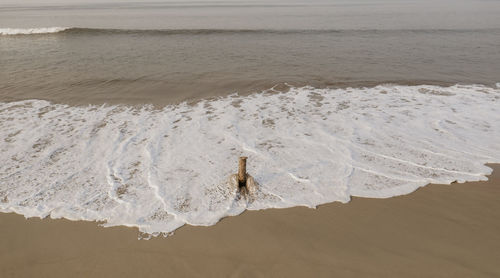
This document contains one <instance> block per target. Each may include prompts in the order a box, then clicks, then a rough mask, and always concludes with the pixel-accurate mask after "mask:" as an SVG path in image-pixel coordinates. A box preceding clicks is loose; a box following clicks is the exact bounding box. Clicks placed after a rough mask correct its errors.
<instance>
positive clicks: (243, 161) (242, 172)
mask: <svg viewBox="0 0 500 278" xmlns="http://www.w3.org/2000/svg"><path fill="white" fill-rule="evenodd" d="M238 185H239V187H246V186H247V157H246V156H241V157H240V161H239V167H238Z"/></svg>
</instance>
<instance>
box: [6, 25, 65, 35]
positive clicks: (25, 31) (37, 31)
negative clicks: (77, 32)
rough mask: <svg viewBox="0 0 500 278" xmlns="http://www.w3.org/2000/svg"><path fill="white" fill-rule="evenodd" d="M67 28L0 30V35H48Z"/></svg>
mask: <svg viewBox="0 0 500 278" xmlns="http://www.w3.org/2000/svg"><path fill="white" fill-rule="evenodd" d="M68 29H69V28H67V27H43V28H24V29H21V28H0V35H31V34H49V33H58V32H62V31H64V30H68Z"/></svg>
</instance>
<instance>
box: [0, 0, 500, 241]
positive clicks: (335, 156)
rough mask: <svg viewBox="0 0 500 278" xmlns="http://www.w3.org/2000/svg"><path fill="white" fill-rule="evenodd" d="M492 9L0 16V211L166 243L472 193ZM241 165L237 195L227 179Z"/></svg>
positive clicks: (346, 5) (488, 80)
mask: <svg viewBox="0 0 500 278" xmlns="http://www.w3.org/2000/svg"><path fill="white" fill-rule="evenodd" d="M429 7H432V9H430V8H429ZM499 13H500V2H497V1H472V0H463V1H446V0H441V1H369V0H362V1H312V2H302V1H291V0H288V1H271V2H270V1H246V2H243V1H151V2H147V3H139V2H134V1H114V2H113V1H110V2H109V3H104V2H102V1H101V2H99V1H72V2H70V3H68V2H62V1H52V2H51V3H49V2H43V1H37V0H30V1H25V2H23V3H22V4H18V3H15V2H14V1H11V2H9V0H7V1H2V3H0V157H1V159H2V161H3V163H2V164H1V165H0V211H2V212H16V213H20V214H23V215H25V216H27V217H35V216H36V217H47V216H50V217H53V218H67V219H72V220H89V221H101V222H103V223H104V224H103V225H105V226H116V225H125V226H135V227H138V228H139V230H140V231H141V232H143V233H144V234H145V235H146V236H149V235H160V234H162V235H167V234H169V233H171V232H173V231H175V229H177V228H179V227H181V226H182V225H184V224H191V225H213V224H215V223H217V222H218V221H219V220H220V219H221V218H223V217H226V216H230V215H237V214H240V213H242V212H243V211H244V210H246V209H251V210H260V209H266V208H287V207H293V206H308V207H316V206H318V205H321V204H325V203H329V202H335V201H339V202H344V203H345V202H348V201H349V200H350V198H351V197H352V196H359V197H372V198H387V197H392V196H397V195H402V194H408V193H411V192H412V191H414V190H416V189H417V188H419V187H421V186H425V185H426V184H428V183H443V184H449V183H452V182H455V181H458V182H465V181H476V180H484V179H486V177H485V175H487V174H489V173H491V169H490V168H489V167H487V166H485V165H484V164H485V163H499V162H500V141H499V140H498V138H500V105H499V100H500V83H499V82H500V19H499V17H498V14H499ZM239 156H248V157H249V160H248V173H249V174H250V175H252V176H253V177H254V178H255V181H256V182H257V183H258V190H257V191H256V192H254V193H253V194H252V195H251V196H240V195H239V194H238V192H236V191H235V190H234V188H233V187H232V186H231V184H230V183H231V181H230V179H229V177H230V176H231V174H233V173H235V172H236V170H237V162H238V161H237V160H238V157H239Z"/></svg>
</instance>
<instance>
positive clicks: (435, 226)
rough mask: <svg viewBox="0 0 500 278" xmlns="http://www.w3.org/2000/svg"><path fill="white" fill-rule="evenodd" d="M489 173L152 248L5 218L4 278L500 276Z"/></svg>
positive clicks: (1, 243)
mask: <svg viewBox="0 0 500 278" xmlns="http://www.w3.org/2000/svg"><path fill="white" fill-rule="evenodd" d="M488 166H489V167H492V168H493V174H492V175H491V176H488V178H489V180H488V181H481V182H467V183H462V184H458V183H454V184H451V185H433V184H431V185H427V186H425V187H422V188H420V189H418V190H417V191H415V192H413V193H410V194H408V195H402V196H397V197H392V198H388V199H370V198H356V197H353V198H352V200H351V202H349V203H347V204H341V203H338V202H337V203H331V204H326V205H322V206H319V207H318V208H317V209H308V208H305V207H294V208H288V209H268V210H263V211H245V212H244V213H242V214H241V215H239V216H236V217H227V218H224V219H222V220H221V221H220V222H219V223H218V224H216V225H214V226H208V227H202V226H200V227H195V226H188V225H185V226H183V227H181V228H180V229H178V230H177V231H176V232H175V234H174V235H173V236H170V237H167V238H163V237H157V238H152V239H151V240H137V236H138V231H137V229H136V228H127V227H110V228H103V227H99V226H97V225H96V223H92V222H84V221H69V220H65V219H39V218H32V219H27V220H26V219H24V217H23V216H22V215H17V214H14V213H7V214H6V213H1V214H0V231H1V234H2V235H3V236H2V237H1V239H0V276H2V277H33V276H36V277H67V276H68V275H72V276H76V277H89V276H106V277H134V276H137V275H140V274H142V275H141V276H142V277H157V276H158V275H163V276H167V275H168V274H170V275H173V276H175V277H221V276H222V277H226V276H230V277H246V276H248V277H255V276H264V277H285V276H286V277H303V276H305V275H311V274H312V275H314V276H315V277H331V276H332V275H340V276H342V277H363V276H370V277H497V276H498V275H500V269H499V268H498V267H497V262H496V259H495V258H498V257H499V256H500V223H499V222H498V219H500V164H489V165H488Z"/></svg>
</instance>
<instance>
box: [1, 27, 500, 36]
mask: <svg viewBox="0 0 500 278" xmlns="http://www.w3.org/2000/svg"><path fill="white" fill-rule="evenodd" d="M499 31H500V28H491V29H118V28H116V29H114V28H110V29H106V28H103V29H100V28H81V27H40V28H0V35H42V34H56V33H63V34H104V35H107V34H137V35H138V34H149V35H213V34H351V33H353V34H388V33H404V32H406V33H469V32H499Z"/></svg>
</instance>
